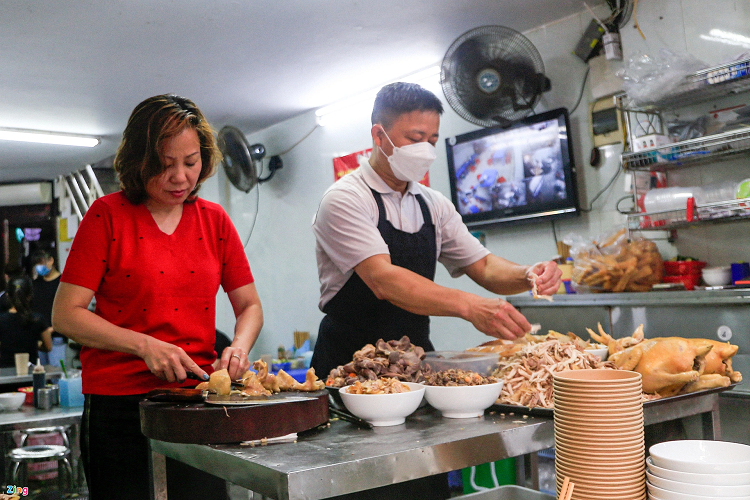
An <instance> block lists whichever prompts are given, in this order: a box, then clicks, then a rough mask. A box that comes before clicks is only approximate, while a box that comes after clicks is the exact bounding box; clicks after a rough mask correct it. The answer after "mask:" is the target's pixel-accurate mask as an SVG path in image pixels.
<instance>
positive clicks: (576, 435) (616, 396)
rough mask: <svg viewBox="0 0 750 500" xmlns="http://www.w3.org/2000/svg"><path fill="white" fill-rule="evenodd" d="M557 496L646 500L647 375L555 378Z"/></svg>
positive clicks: (591, 373)
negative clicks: (563, 490)
mask: <svg viewBox="0 0 750 500" xmlns="http://www.w3.org/2000/svg"><path fill="white" fill-rule="evenodd" d="M553 388H554V401H555V410H554V412H555V413H554V415H555V474H556V476H557V491H558V493H559V491H560V487H561V486H562V482H563V480H564V478H565V477H566V476H567V477H569V478H570V480H571V481H572V482H573V483H575V488H574V490H573V500H601V499H603V498H606V499H608V500H642V499H645V498H646V478H645V476H644V469H645V463H644V459H645V449H644V441H643V402H642V396H641V375H640V373H637V372H631V371H625V370H571V371H563V372H559V373H555V374H554V382H553Z"/></svg>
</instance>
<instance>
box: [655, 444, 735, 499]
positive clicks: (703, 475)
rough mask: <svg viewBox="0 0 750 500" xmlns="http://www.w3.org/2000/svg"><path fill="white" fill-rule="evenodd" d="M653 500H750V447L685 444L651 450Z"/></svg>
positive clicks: (657, 446) (669, 445)
mask: <svg viewBox="0 0 750 500" xmlns="http://www.w3.org/2000/svg"><path fill="white" fill-rule="evenodd" d="M649 455H650V456H649V458H647V459H646V464H647V466H648V469H647V471H646V475H647V477H648V482H647V486H648V497H649V499H652V500H714V499H721V500H732V499H734V500H750V446H748V445H745V444H739V443H730V442H727V441H700V440H683V441H668V442H665V443H659V444H655V445H653V446H652V447H651V448H649Z"/></svg>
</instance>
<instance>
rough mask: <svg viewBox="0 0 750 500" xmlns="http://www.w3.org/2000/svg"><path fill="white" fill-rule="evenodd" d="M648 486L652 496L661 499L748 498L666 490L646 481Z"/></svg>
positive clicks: (745, 499) (719, 499) (714, 499)
mask: <svg viewBox="0 0 750 500" xmlns="http://www.w3.org/2000/svg"><path fill="white" fill-rule="evenodd" d="M646 488H648V494H649V496H650V497H651V498H658V499H659V500H726V499H727V498H733V499H734V500H747V498H748V497H744V496H743V497H716V496H706V495H698V494H696V495H690V494H688V493H679V492H676V491H669V490H665V489H664V488H659V487H658V486H656V485H655V484H651V483H650V482H648V481H646Z"/></svg>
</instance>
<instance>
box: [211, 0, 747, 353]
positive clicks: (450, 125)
mask: <svg viewBox="0 0 750 500" xmlns="http://www.w3.org/2000/svg"><path fill="white" fill-rule="evenodd" d="M709 5H710V7H709ZM598 13H599V14H600V15H604V11H603V10H602V9H601V8H600V9H599V10H598ZM590 19H591V16H590V14H589V13H588V12H585V11H584V12H582V13H581V14H579V15H575V16H572V17H569V18H565V19H562V20H560V21H558V22H555V23H552V24H549V25H546V26H542V27H539V28H537V29H535V30H532V31H530V32H527V33H525V34H526V36H527V37H528V38H529V39H530V40H531V41H532V42H533V43H534V45H535V46H536V47H537V48H538V50H539V52H540V53H541V55H542V57H543V59H544V63H545V67H546V74H547V76H548V77H549V78H550V80H551V81H552V90H551V91H550V92H548V93H546V94H544V97H543V99H542V101H541V104H540V105H539V106H538V107H537V109H536V110H537V112H541V111H544V110H547V109H553V108H557V107H567V108H571V107H572V106H573V105H574V103H575V102H576V99H577V97H578V93H579V91H580V86H581V83H582V79H583V76H584V73H585V70H586V65H585V64H584V63H583V62H582V61H581V60H580V59H579V58H577V57H576V56H575V55H573V54H572V51H573V49H574V47H575V45H576V43H577V42H578V40H579V38H580V37H581V35H582V34H583V31H584V29H585V28H586V26H587V25H588V23H589V21H590ZM638 20H639V21H640V25H641V29H642V30H643V31H644V33H645V34H646V36H647V39H646V40H645V41H644V40H642V39H641V38H640V35H639V34H638V33H637V31H636V30H635V29H634V28H633V21H632V20H631V21H630V23H629V25H628V26H626V27H625V28H623V31H622V38H623V48H624V52H625V57H626V59H627V57H628V56H629V55H630V54H633V53H635V52H636V51H645V52H649V53H650V52H654V51H657V50H658V49H659V48H660V47H670V48H672V49H673V50H680V51H684V50H685V49H687V50H690V51H691V52H693V53H694V54H695V55H696V56H697V57H698V58H700V59H703V60H704V61H705V62H706V63H709V64H713V63H719V62H722V61H724V60H725V59H727V58H729V57H730V56H733V55H735V54H736V53H737V52H739V50H738V48H737V47H728V46H722V45H721V44H718V43H716V42H710V41H707V40H703V39H701V38H700V34H702V33H704V32H707V31H708V30H709V29H711V28H714V27H721V28H722V29H725V30H728V31H735V32H738V33H743V34H744V35H746V36H750V33H748V20H750V1H747V0H745V1H730V0H713V1H706V0H683V1H680V0H660V1H658V2H657V1H641V2H640V3H639V9H638ZM503 23H504V20H502V19H487V24H503ZM439 62H440V61H425V64H424V66H425V67H427V66H429V65H430V64H433V63H435V64H438V63H439ZM415 69H419V68H415ZM369 79H370V81H369V83H368V84H366V85H363V88H367V87H370V88H378V87H379V86H380V85H381V84H383V83H384V82H383V81H382V79H379V78H378V77H377V75H371V76H370V77H369ZM596 83H597V81H596V76H595V75H594V74H593V72H592V76H591V78H589V81H588V84H587V86H586V88H585V89H584V94H583V100H582V102H581V104H580V106H579V107H578V109H577V110H576V111H575V113H573V114H572V115H571V122H572V124H571V125H572V138H573V144H574V155H575V160H576V161H575V163H576V166H577V167H578V182H579V193H580V198H581V204H582V206H584V207H588V205H589V203H590V200H591V199H592V198H593V197H594V196H595V195H596V193H598V192H599V191H600V189H601V188H602V187H603V186H604V185H606V183H607V182H608V181H609V180H610V179H611V177H612V176H613V175H614V174H615V173H616V172H617V170H618V168H619V154H620V151H621V146H620V145H616V146H609V147H607V148H605V153H606V155H607V159H606V161H605V162H604V164H603V165H602V166H601V167H599V168H593V167H591V166H589V164H588V158H589V152H590V150H591V144H592V140H591V137H590V134H589V131H588V129H589V120H588V104H589V102H590V101H591V86H592V85H595V84H596ZM422 85H423V86H425V87H428V88H430V89H431V90H433V92H435V93H436V94H437V95H438V96H439V97H440V98H441V99H442V98H443V94H442V91H441V90H440V88H439V84H438V83H437V82H436V81H435V82H422ZM444 105H445V108H446V111H445V114H444V115H443V118H442V121H441V140H440V141H439V143H438V159H437V161H436V162H435V164H434V165H433V166H432V168H431V169H430V181H431V186H432V187H433V188H435V189H437V190H439V191H441V192H442V193H444V194H445V195H446V196H448V197H450V193H449V180H448V172H447V168H448V167H447V161H446V153H445V146H444V142H443V140H442V138H445V137H449V136H454V135H457V134H461V133H465V132H468V131H471V130H475V129H477V128H478V127H477V126H475V125H473V124H471V123H469V122H467V121H465V120H463V119H462V118H460V117H459V116H458V115H457V114H455V113H454V112H453V110H452V109H451V108H450V106H449V105H448V104H447V102H445V101H444ZM370 111H371V104H370V105H365V106H361V105H360V106H354V107H352V108H351V109H348V110H345V111H343V112H339V113H336V114H335V115H331V117H330V120H329V122H330V123H328V124H327V125H326V126H325V127H318V128H316V129H315V130H314V131H313V132H312V134H311V135H310V136H309V137H308V138H307V139H305V140H304V141H303V142H301V143H300V144H299V145H298V146H296V147H295V148H294V149H292V150H291V151H290V152H289V153H287V154H285V155H284V156H283V157H282V158H283V161H284V168H283V169H282V170H280V171H278V172H277V174H276V176H275V177H274V178H273V179H272V180H271V181H269V182H267V183H264V184H262V185H260V186H259V187H257V188H256V189H255V190H253V191H252V192H251V193H250V194H245V193H241V192H239V191H238V190H236V189H235V188H234V187H231V186H230V185H229V183H228V182H227V180H226V177H225V176H224V173H223V172H219V174H218V175H216V176H215V177H213V178H212V179H210V180H209V181H208V182H207V183H206V186H205V187H204V190H203V192H202V195H203V196H204V197H206V198H207V199H209V200H212V201H217V202H219V203H221V204H222V205H223V206H224V207H225V208H226V210H227V212H228V213H229V214H230V216H231V217H232V220H233V221H234V223H235V225H236V226H237V228H238V231H239V233H240V237H241V238H242V239H243V241H244V240H245V239H246V238H247V236H248V233H249V231H250V226H251V224H252V221H253V218H254V215H255V213H256V211H255V210H256V209H255V207H256V202H259V203H258V211H257V223H256V225H255V228H254V230H253V233H252V237H251V238H250V240H249V244H248V245H247V248H246V250H247V255H248V258H249V260H250V265H251V267H252V270H253V273H254V274H255V277H256V283H257V287H258V292H259V294H260V297H261V300H262V303H263V309H264V313H265V326H264V327H263V331H262V332H261V336H260V338H259V340H258V342H257V344H256V346H255V348H254V349H253V351H252V353H251V359H257V357H259V356H260V355H261V354H264V353H274V352H275V351H276V348H277V347H278V346H279V344H284V345H285V346H287V347H289V346H290V345H291V344H292V341H293V332H294V331H295V330H303V331H309V332H310V334H311V335H312V336H313V337H315V335H316V334H317V329H318V325H319V322H320V319H321V318H322V313H321V312H320V311H319V310H318V306H317V304H318V298H319V282H318V278H317V269H316V262H315V241H314V237H313V234H312V231H311V228H310V224H311V220H312V217H313V214H314V213H315V211H316V209H317V205H318V201H319V199H320V197H321V195H322V194H323V192H324V191H325V190H326V188H328V186H329V185H330V184H332V183H333V164H332V159H333V158H334V157H336V156H340V155H344V154H348V153H351V152H354V151H358V150H361V149H365V148H368V147H370V146H371V139H370V135H369V129H370V116H369V115H370ZM314 127H315V115H314V113H313V112H309V113H306V114H304V115H302V116H298V117H296V118H294V119H291V120H288V121H286V122H284V123H281V124H278V125H276V126H273V127H271V128H269V129H266V130H264V131H262V132H260V133H257V134H253V135H252V136H250V137H248V140H249V142H250V143H254V142H261V143H263V144H264V145H265V147H266V150H267V151H268V156H269V157H270V156H272V155H273V154H277V153H280V152H282V151H285V150H286V149H288V148H289V147H290V146H292V145H293V144H294V143H296V142H297V141H298V140H300V139H301V138H302V137H303V136H305V135H306V134H307V133H308V132H310V131H311V130H312V129H313V128H314ZM746 163H747V162H746V161H745V162H744V164H746ZM726 165H729V164H726ZM725 168H729V167H725ZM731 168H734V167H731ZM695 175H699V177H700V174H695ZM745 177H750V172H749V173H748V175H745ZM624 194H625V193H624V189H623V182H622V177H621V178H620V179H618V181H617V182H615V184H614V185H613V187H612V188H611V189H610V190H608V191H607V192H606V193H605V194H604V195H603V196H601V197H600V198H599V199H598V200H597V201H596V203H595V205H594V210H593V211H592V212H591V213H588V214H584V215H582V216H581V217H579V218H576V219H566V220H562V221H558V222H556V223H555V226H556V232H557V235H558V237H559V238H562V236H564V235H565V234H567V233H570V232H577V233H581V234H583V235H586V236H589V237H596V236H597V235H599V234H600V233H601V232H603V231H608V230H611V228H612V227H613V226H615V225H618V224H624V223H625V217H624V216H623V215H621V214H619V213H618V212H617V211H616V209H615V203H616V201H617V200H618V199H619V198H621V197H622V196H624ZM258 197H259V198H258ZM623 205H624V208H627V207H628V203H627V202H624V203H623ZM738 230H742V231H744V234H745V235H743V236H742V240H741V243H738V244H735V243H733V238H734V237H735V236H736V233H738ZM484 232H485V234H486V244H487V247H488V248H489V249H490V250H491V251H492V252H493V253H495V254H497V255H500V256H502V257H505V258H507V259H509V260H512V261H515V262H518V263H525V264H532V263H534V262H537V261H540V260H546V259H549V258H551V257H552V256H553V255H555V254H556V247H555V243H554V237H553V226H552V224H551V223H550V222H548V221H547V222H536V223H532V224H527V225H520V226H496V227H491V228H487V229H485V230H484ZM746 234H747V231H746V226H745V225H744V223H739V224H727V225H722V226H713V227H711V228H699V229H689V230H685V231H684V232H681V233H680V236H679V239H678V241H677V244H676V246H672V245H670V244H668V243H667V242H666V241H660V242H659V245H660V248H661V250H662V253H663V254H664V255H665V257H666V258H669V257H672V256H674V255H675V254H676V253H677V252H678V251H679V252H680V253H682V254H695V256H696V257H701V258H708V259H709V262H711V263H712V264H714V262H713V261H716V264H720V263H725V262H726V263H728V262H731V261H734V260H737V259H739V258H740V257H741V255H742V252H744V249H745V248H747V247H748V245H747V243H748V242H747V235H746ZM716 252H719V253H718V254H715V253H716ZM738 256H739V257H738ZM719 261H721V262H719ZM436 282H437V283H439V284H441V285H445V286H450V287H456V288H461V289H463V290H467V291H471V292H475V293H478V294H481V295H483V296H491V294H490V293H489V292H487V291H485V290H483V289H481V288H480V287H478V286H477V285H475V284H474V283H473V282H471V280H469V279H468V278H466V277H463V278H459V279H452V278H450V276H449V275H448V273H447V272H446V271H445V269H444V268H442V266H438V272H437V277H436ZM218 302H219V303H218V309H217V311H218V317H217V327H218V328H219V329H221V330H223V331H225V332H227V333H229V334H230V335H231V332H232V331H233V328H234V318H233V314H232V311H231V307H230V306H229V303H228V301H227V300H226V296H225V295H224V294H220V295H219V299H218ZM432 339H433V342H434V344H435V346H436V348H437V349H441V350H442V349H464V348H466V347H470V346H473V345H477V344H479V343H481V342H484V341H486V340H488V338H487V337H486V336H484V335H483V334H481V333H479V332H478V331H476V330H475V329H474V328H473V327H472V325H471V324H469V323H466V322H464V321H462V320H459V319H455V318H433V320H432Z"/></svg>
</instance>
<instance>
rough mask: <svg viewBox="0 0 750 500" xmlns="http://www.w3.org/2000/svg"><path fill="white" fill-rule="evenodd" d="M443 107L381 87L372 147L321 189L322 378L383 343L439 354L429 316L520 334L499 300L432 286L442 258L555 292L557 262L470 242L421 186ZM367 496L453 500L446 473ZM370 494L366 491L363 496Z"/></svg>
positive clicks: (410, 88) (498, 281) (440, 201)
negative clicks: (503, 253) (513, 257)
mask: <svg viewBox="0 0 750 500" xmlns="http://www.w3.org/2000/svg"><path fill="white" fill-rule="evenodd" d="M442 112H443V105H442V103H441V102H440V100H439V99H438V98H437V97H436V96H435V95H434V94H433V93H431V92H429V91H427V90H425V89H423V88H422V87H420V86H419V85H416V84H410V83H393V84H390V85H386V86H385V87H383V88H382V89H381V90H380V91H379V92H378V95H377V97H376V99H375V105H374V107H373V112H372V128H371V130H370V133H371V135H372V141H373V152H372V155H371V157H370V158H369V161H368V160H365V161H363V162H362V163H361V164H360V167H359V168H358V169H357V170H355V171H354V172H352V173H350V174H348V175H346V176H344V177H343V178H341V180H339V181H338V182H336V183H335V184H334V185H333V186H331V187H330V188H329V189H328V191H326V193H325V194H324V195H323V199H322V200H321V202H320V206H319V208H318V212H317V214H316V216H315V219H314V220H313V232H314V233H315V238H316V256H317V261H318V275H319V278H320V283H321V298H320V309H321V310H322V311H323V312H324V313H325V314H326V315H325V317H324V318H323V320H322V321H321V324H320V329H319V332H318V339H317V342H316V344H315V351H314V355H313V359H312V366H313V367H314V368H315V371H316V373H318V374H319V375H320V376H321V377H323V378H324V377H326V375H327V374H328V373H329V371H330V370H331V369H332V368H335V367H337V366H338V365H343V364H346V363H348V362H349V361H351V360H352V356H353V354H354V352H355V351H357V350H359V349H361V348H362V347H363V346H364V345H365V344H368V343H372V344H374V343H375V342H376V341H377V340H378V339H379V338H382V339H384V340H386V341H388V340H392V339H399V338H401V336H403V335H407V336H408V337H409V339H410V340H411V342H412V343H413V344H416V345H418V346H421V347H423V348H424V349H425V350H427V351H431V350H434V349H433V345H432V342H431V341H430V336H429V333H430V328H429V323H430V319H429V317H430V316H454V317H458V318H462V319H465V320H466V321H469V322H471V323H472V324H473V325H474V326H475V327H476V328H477V329H478V330H479V331H481V332H483V333H486V334H487V335H490V336H493V337H498V338H506V339H514V338H517V337H521V336H523V335H524V334H525V333H527V332H529V331H530V330H531V325H530V324H529V322H528V321H527V320H526V318H524V317H523V315H521V313H520V312H518V311H517V310H516V309H515V308H514V307H513V306H511V305H510V304H509V303H507V302H506V301H504V300H502V299H500V298H485V297H481V296H479V295H475V294H472V293H468V292H464V291H461V290H457V289H452V288H447V287H444V286H440V285H437V284H435V283H434V282H433V279H434V277H435V267H436V263H437V262H438V261H440V262H441V263H442V264H443V265H444V266H445V267H446V268H447V269H448V271H449V272H450V274H451V275H452V276H453V277H458V276H461V275H463V274H466V275H468V276H469V277H470V278H471V279H472V280H474V281H475V282H476V283H478V284H479V285H481V286H482V287H484V288H486V289H487V290H489V291H490V292H493V293H496V294H503V295H506V294H516V293H520V292H523V291H526V290H529V289H531V287H532V284H533V283H532V280H531V279H530V278H531V275H532V274H531V273H532V272H533V273H534V274H535V275H536V276H538V277H537V278H536V280H535V281H536V285H537V288H538V293H540V294H553V293H555V292H556V291H557V289H558V287H559V285H560V277H561V275H562V272H561V271H560V270H559V269H558V268H557V265H556V264H554V263H553V262H541V263H538V264H535V265H533V266H525V265H518V264H514V263H512V262H510V261H507V260H505V259H502V258H500V257H497V256H495V255H492V254H491V253H490V252H489V251H488V250H487V249H486V248H484V247H483V246H482V245H481V243H479V240H477V239H476V238H475V237H473V236H472V235H471V234H470V233H469V230H468V229H467V228H466V225H465V224H464V223H463V221H462V220H461V216H460V215H459V214H458V212H457V211H456V210H455V208H454V207H453V204H452V203H451V202H450V201H449V200H448V199H447V198H446V197H445V196H444V195H442V194H441V193H439V192H438V191H435V190H433V189H430V188H428V187H425V186H423V185H421V184H419V181H420V180H421V179H422V178H423V177H424V175H425V174H426V173H427V171H428V169H429V167H430V165H431V164H432V162H433V161H434V160H435V158H436V152H435V144H436V143H437V141H438V128H439V126H440V115H441V114H442ZM394 488H401V489H388V488H386V489H385V490H383V489H376V490H372V491H371V492H360V493H358V494H357V498H360V499H364V498H409V499H421V498H429V499H432V500H434V499H436V498H447V497H448V496H449V490H448V486H447V480H446V479H445V477H444V476H443V477H432V478H426V480H418V481H416V482H408V483H402V484H397V485H394ZM368 495H371V496H368Z"/></svg>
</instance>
